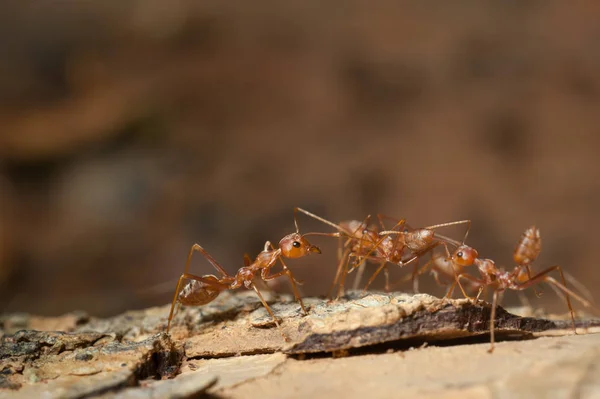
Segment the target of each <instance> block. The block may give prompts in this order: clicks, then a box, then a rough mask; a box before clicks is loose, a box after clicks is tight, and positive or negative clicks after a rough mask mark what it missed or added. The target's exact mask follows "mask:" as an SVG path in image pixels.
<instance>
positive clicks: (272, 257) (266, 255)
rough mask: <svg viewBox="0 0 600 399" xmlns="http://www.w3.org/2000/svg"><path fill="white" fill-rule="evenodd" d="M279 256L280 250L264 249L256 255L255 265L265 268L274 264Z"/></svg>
mask: <svg viewBox="0 0 600 399" xmlns="http://www.w3.org/2000/svg"><path fill="white" fill-rule="evenodd" d="M278 257H279V251H262V252H261V253H259V254H258V256H257V257H256V260H255V261H254V264H253V265H254V266H256V267H259V268H265V267H270V266H272V265H273V264H274V263H275V262H276V261H277V258H278Z"/></svg>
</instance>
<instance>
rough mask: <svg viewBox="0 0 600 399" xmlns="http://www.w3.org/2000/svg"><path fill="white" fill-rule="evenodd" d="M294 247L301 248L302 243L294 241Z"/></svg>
mask: <svg viewBox="0 0 600 399" xmlns="http://www.w3.org/2000/svg"><path fill="white" fill-rule="evenodd" d="M292 245H293V246H294V248H300V242H298V241H294V242H293V243H292Z"/></svg>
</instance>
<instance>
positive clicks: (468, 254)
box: [452, 245, 479, 266]
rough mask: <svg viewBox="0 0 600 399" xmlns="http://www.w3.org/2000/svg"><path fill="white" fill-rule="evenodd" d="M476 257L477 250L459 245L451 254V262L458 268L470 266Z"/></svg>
mask: <svg viewBox="0 0 600 399" xmlns="http://www.w3.org/2000/svg"><path fill="white" fill-rule="evenodd" d="M478 257H479V254H478V253H477V250H476V249H475V248H471V247H469V246H467V245H461V246H460V247H458V248H456V251H454V253H453V254H452V260H453V261H454V263H456V264H457V265H460V266H471V265H472V264H473V263H474V262H475V259H477V258H478Z"/></svg>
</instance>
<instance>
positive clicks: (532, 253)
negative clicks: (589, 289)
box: [449, 227, 594, 353]
mask: <svg viewBox="0 0 600 399" xmlns="http://www.w3.org/2000/svg"><path fill="white" fill-rule="evenodd" d="M530 233H534V234H533V237H534V238H535V237H537V238H535V239H533V240H530V239H529V238H531V236H530ZM540 251H541V239H540V238H539V230H537V229H535V227H532V228H530V229H528V230H527V231H526V232H525V234H524V235H523V236H522V238H521V240H520V241H519V244H518V245H517V247H516V248H515V251H514V254H513V258H514V260H515V262H516V263H517V265H516V266H515V268H514V269H513V270H512V271H505V270H504V269H502V268H498V267H496V264H495V262H494V261H493V260H491V259H481V258H479V254H478V252H477V250H475V249H474V248H472V247H469V246H467V245H462V246H460V247H458V248H457V249H456V250H455V251H454V253H453V254H452V256H451V257H450V258H449V260H450V261H451V263H452V265H453V266H454V268H455V269H456V270H459V271H460V272H458V273H457V274H455V282H454V283H453V285H452V287H451V290H450V291H449V294H450V293H451V291H452V289H453V288H454V286H455V285H456V284H458V285H459V287H460V288H461V290H462V292H463V295H464V296H465V297H466V298H469V299H474V301H477V300H478V299H479V296H480V295H481V293H482V292H483V289H484V288H486V287H491V288H492V289H493V290H494V294H493V299H492V311H491V315H490V343H491V345H490V348H489V350H488V352H490V353H491V352H493V350H494V339H495V338H494V322H495V318H496V307H497V305H498V304H499V302H500V300H499V294H502V293H503V292H504V291H505V290H516V291H523V290H525V289H527V288H529V287H532V286H534V285H536V284H539V283H541V282H545V283H547V284H549V285H551V286H553V287H554V288H556V289H558V290H560V291H562V293H563V294H564V295H565V298H566V301H567V306H568V307H569V312H570V314H571V323H572V325H573V331H574V332H575V333H577V330H576V328H575V314H574V311H573V306H572V305H571V299H570V297H571V296H572V297H573V298H575V299H577V300H578V301H579V302H581V304H583V305H584V306H585V307H587V308H594V307H593V305H592V304H591V302H589V301H587V300H585V299H584V298H582V297H581V296H579V295H578V294H576V293H575V292H573V291H572V290H570V289H568V288H567V287H566V282H565V277H564V274H563V271H562V268H561V267H560V266H558V265H557V266H552V267H549V268H547V269H545V270H543V271H541V272H539V273H537V274H536V275H534V276H531V277H529V275H530V270H529V266H530V265H531V263H532V262H533V260H535V258H537V256H538V255H539V252H540ZM471 265H475V266H476V267H477V269H478V270H479V272H480V274H481V278H476V277H473V276H471V275H469V274H467V273H464V272H462V268H464V267H467V266H471ZM555 270H558V272H559V274H560V277H561V280H562V283H560V282H558V281H556V280H555V279H554V278H553V277H551V276H548V274H549V273H551V272H553V271H555ZM525 273H527V275H525ZM461 279H465V280H467V281H470V282H471V283H472V284H473V285H475V286H476V287H479V292H478V294H477V296H476V297H475V298H471V297H469V296H468V295H467V294H466V293H465V291H464V289H463V287H462V285H461V283H460V280H461Z"/></svg>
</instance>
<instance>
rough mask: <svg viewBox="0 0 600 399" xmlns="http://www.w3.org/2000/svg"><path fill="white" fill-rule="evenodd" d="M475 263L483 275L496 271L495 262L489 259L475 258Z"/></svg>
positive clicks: (493, 273) (490, 274) (492, 273)
mask: <svg viewBox="0 0 600 399" xmlns="http://www.w3.org/2000/svg"><path fill="white" fill-rule="evenodd" d="M475 265H476V266H477V269H479V271H480V272H481V274H482V275H484V276H492V275H495V274H496V273H497V272H498V269H497V268H496V263H495V262H494V261H493V260H491V259H479V258H477V259H475Z"/></svg>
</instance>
